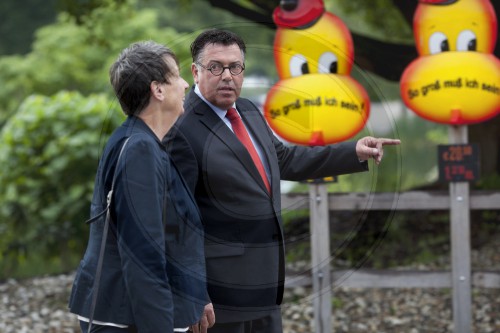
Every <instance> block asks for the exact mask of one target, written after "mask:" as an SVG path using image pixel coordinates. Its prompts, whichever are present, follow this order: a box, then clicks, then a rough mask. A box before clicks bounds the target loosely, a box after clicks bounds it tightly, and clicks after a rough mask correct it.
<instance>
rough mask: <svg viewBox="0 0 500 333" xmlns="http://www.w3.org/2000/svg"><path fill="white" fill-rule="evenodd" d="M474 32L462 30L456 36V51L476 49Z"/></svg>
mask: <svg viewBox="0 0 500 333" xmlns="http://www.w3.org/2000/svg"><path fill="white" fill-rule="evenodd" d="M476 49H477V39H476V34H475V33H474V32H472V31H471V30H464V31H462V32H461V33H460V34H459V35H458V38H457V51H476Z"/></svg>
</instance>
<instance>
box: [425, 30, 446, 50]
mask: <svg viewBox="0 0 500 333" xmlns="http://www.w3.org/2000/svg"><path fill="white" fill-rule="evenodd" d="M449 50H450V45H449V44H448V37H446V35H445V34H443V33H442V32H435V33H433V34H432V35H431V38H429V51H430V53H431V54H436V53H441V52H446V51H449Z"/></svg>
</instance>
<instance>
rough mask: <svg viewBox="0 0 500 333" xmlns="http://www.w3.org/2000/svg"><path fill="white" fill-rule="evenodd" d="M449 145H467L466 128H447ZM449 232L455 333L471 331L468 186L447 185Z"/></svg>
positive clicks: (453, 183) (458, 183)
mask: <svg viewBox="0 0 500 333" xmlns="http://www.w3.org/2000/svg"><path fill="white" fill-rule="evenodd" d="M448 133H449V141H450V144H463V143H467V141H468V137H467V126H457V127H455V126H450V129H449V132H448ZM450 231H451V265H452V272H451V277H452V288H453V325H454V332H455V333H469V332H472V304H471V303H472V296H471V259H470V255H471V249H470V248H471V244H470V203H469V183H468V182H451V183H450Z"/></svg>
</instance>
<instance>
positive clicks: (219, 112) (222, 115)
mask: <svg viewBox="0 0 500 333" xmlns="http://www.w3.org/2000/svg"><path fill="white" fill-rule="evenodd" d="M194 92H195V94H196V95H198V97H199V98H201V99H202V100H203V101H204V102H205V103H207V104H208V106H210V108H211V109H212V110H214V112H215V113H216V114H217V115H218V116H219V117H220V118H221V119H224V118H225V117H226V113H227V110H223V109H221V108H219V107H217V106H215V105H213V104H212V103H210V102H209V101H207V99H206V98H205V97H204V96H203V95H202V94H201V91H200V88H198V85H195V86H194ZM233 108H236V106H235V105H234V104H233Z"/></svg>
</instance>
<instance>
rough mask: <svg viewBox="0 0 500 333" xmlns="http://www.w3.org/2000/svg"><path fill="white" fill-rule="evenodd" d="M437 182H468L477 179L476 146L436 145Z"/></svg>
mask: <svg viewBox="0 0 500 333" xmlns="http://www.w3.org/2000/svg"><path fill="white" fill-rule="evenodd" d="M438 166H439V180H440V181H442V182H468V181H474V180H477V179H478V178H479V147H478V145H477V144H460V145H459V144H457V145H438Z"/></svg>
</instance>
